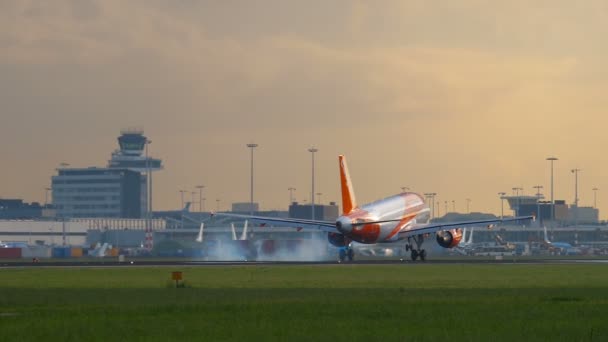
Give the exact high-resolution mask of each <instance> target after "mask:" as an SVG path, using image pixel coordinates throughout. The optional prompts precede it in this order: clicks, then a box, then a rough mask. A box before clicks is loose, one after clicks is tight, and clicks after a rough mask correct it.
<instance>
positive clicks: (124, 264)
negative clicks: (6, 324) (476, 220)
mask: <svg viewBox="0 0 608 342" xmlns="http://www.w3.org/2000/svg"><path fill="white" fill-rule="evenodd" d="M445 264H465V265H475V264H477V265H518V264H520V265H534V264H573V265H574V264H606V265H608V259H517V258H516V259H512V258H511V259H503V260H496V259H438V260H427V261H411V260H403V261H402V260H397V259H381V260H357V261H352V262H341V263H340V262H337V261H244V260H243V261H203V260H167V261H164V260H141V259H137V260H132V261H130V260H127V261H124V262H118V261H109V260H108V261H106V260H100V261H96V260H95V261H40V262H32V261H5V262H2V261H0V268H13V267H40V268H44V267H141V266H148V267H154V266H158V267H163V266H190V267H222V266H251V267H254V266H329V265H371V266H373V265H412V266H413V265H421V266H423V265H445Z"/></svg>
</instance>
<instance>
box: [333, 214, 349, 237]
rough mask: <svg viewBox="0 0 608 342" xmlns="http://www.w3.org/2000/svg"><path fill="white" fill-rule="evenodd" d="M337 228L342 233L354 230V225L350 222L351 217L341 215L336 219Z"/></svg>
mask: <svg viewBox="0 0 608 342" xmlns="http://www.w3.org/2000/svg"><path fill="white" fill-rule="evenodd" d="M336 228H337V229H338V231H339V232H340V233H342V234H348V233H350V232H351V231H352V230H353V225H352V224H351V222H350V219H348V218H346V217H340V218H339V219H338V220H337V221H336Z"/></svg>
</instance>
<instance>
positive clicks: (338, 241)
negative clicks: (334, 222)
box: [327, 233, 350, 247]
mask: <svg viewBox="0 0 608 342" xmlns="http://www.w3.org/2000/svg"><path fill="white" fill-rule="evenodd" d="M327 240H328V241H329V243H331V244H332V245H333V246H336V247H344V246H346V245H348V244H349V243H350V239H349V238H347V237H346V236H344V235H342V234H338V233H327Z"/></svg>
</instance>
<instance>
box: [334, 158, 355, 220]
mask: <svg viewBox="0 0 608 342" xmlns="http://www.w3.org/2000/svg"><path fill="white" fill-rule="evenodd" d="M338 160H339V161H340V185H341V186H342V214H344V215H347V214H349V213H350V212H351V211H353V210H354V209H355V208H357V201H356V200H355V193H354V191H353V184H352V183H351V181H350V175H349V173H348V167H347V166H346V158H345V157H344V156H338Z"/></svg>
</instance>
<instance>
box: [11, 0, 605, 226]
mask: <svg viewBox="0 0 608 342" xmlns="http://www.w3.org/2000/svg"><path fill="white" fill-rule="evenodd" d="M606 36H608V3H606V2H605V1H595V0H588V1H582V2H576V1H562V0H552V1H542V0H539V1H519V0H514V1H504V2H496V1H481V0H461V1H457V2H455V1H439V0H437V1H391V0H383V1H356V0H352V1H345V0H335V1H324V0H306V1H297V0H294V1H283V0H260V1H246V0H241V1H236V0H225V1H194V0H182V1H169V0H167V1H161V0H145V1H144V0H141V1H138V0H131V1H119V0H55V1H34V0H31V1H30V0H19V1H17V0H15V1H12V0H0V75H1V77H0V104H1V107H0V119H1V124H0V158H1V160H2V164H3V167H2V174H1V175H2V176H1V177H0V197H3V198H23V199H24V200H26V201H39V202H43V201H44V197H45V190H44V189H45V188H46V187H48V186H50V180H51V176H52V175H53V174H54V173H55V169H56V168H57V167H58V165H59V164H60V163H62V162H65V163H69V164H70V165H71V166H73V167H88V166H104V165H105V164H106V163H107V160H108V159H109V158H110V153H111V152H112V151H113V150H114V149H116V148H117V142H116V137H117V136H118V135H119V133H120V130H121V129H124V128H127V127H140V128H143V129H144V130H145V134H146V136H148V137H149V138H150V139H151V140H152V144H151V145H150V153H151V155H153V156H155V157H158V158H161V159H163V161H164V165H165V169H164V170H163V171H160V172H157V173H156V174H155V176H154V209H155V210H166V209H176V208H177V207H178V206H179V205H180V193H179V190H188V191H194V190H195V186H196V185H201V184H202V185H205V190H204V193H203V196H204V197H205V198H206V199H207V200H206V207H207V209H216V208H215V207H216V205H217V204H218V201H217V199H219V200H220V201H219V205H220V210H225V209H228V205H229V203H232V202H247V201H249V179H250V169H249V165H250V164H249V163H250V151H249V150H248V148H247V147H246V144H247V143H250V142H255V143H257V144H258V145H259V146H258V147H257V148H256V149H255V152H254V162H255V173H254V176H255V177H254V178H255V180H254V188H255V194H254V197H255V201H256V202H260V205H261V208H262V209H285V208H286V207H287V204H288V202H289V191H288V190H287V189H288V188H289V187H294V188H296V191H295V197H296V199H297V200H298V201H300V202H302V201H310V192H311V153H309V152H308V151H307V150H308V148H309V147H311V146H315V147H316V148H318V150H319V151H318V152H317V153H316V154H315V173H316V174H315V175H316V181H315V184H316V185H315V192H320V193H322V195H321V201H322V202H324V203H326V202H329V201H339V200H340V195H339V191H340V189H339V174H338V158H337V156H338V155H339V154H344V155H346V157H347V160H348V164H349V169H350V172H351V177H352V181H353V185H354V188H355V192H356V195H357V200H358V201H359V202H360V203H365V202H369V201H373V200H375V199H379V198H382V197H385V196H388V195H392V194H395V193H398V192H400V191H401V187H408V188H410V189H411V190H412V191H416V192H420V193H424V192H436V193H438V195H437V200H438V201H440V202H441V203H442V206H441V208H442V209H441V211H442V212H443V211H444V209H443V208H444V207H443V203H444V201H448V202H449V209H450V211H451V210H452V201H455V205H456V211H460V212H463V211H465V206H466V204H465V203H466V202H465V199H466V198H469V199H471V204H470V210H471V211H482V212H493V213H500V200H499V196H498V195H497V193H498V192H501V191H504V192H507V193H511V189H512V188H513V187H522V188H524V189H525V190H524V193H526V194H533V193H535V189H533V188H532V187H533V186H534V185H542V186H543V187H544V189H543V193H545V194H547V195H548V194H549V189H550V166H549V162H547V161H546V160H545V158H546V157H548V156H556V157H558V158H559V161H557V162H556V163H555V169H554V172H555V198H556V199H565V200H566V201H567V202H569V203H570V202H572V201H573V200H574V188H575V185H574V176H573V174H572V173H571V172H570V170H571V169H573V168H579V169H581V170H582V171H581V172H580V173H579V182H578V183H579V198H580V205H581V206H589V205H593V191H592V190H591V189H592V188H594V187H597V188H599V189H600V190H599V191H598V192H597V203H598V207H599V208H600V217H601V218H603V219H605V218H607V217H608V210H604V208H605V207H606V206H608V180H607V179H606V177H605V175H606V173H607V171H608V170H607V167H608V160H607V158H606V157H605V156H604V155H603V153H602V152H601V151H602V150H603V146H608V134H606V128H607V127H608V125H607V124H608V115H606V109H607V108H608V107H607V105H608V96H607V95H606V94H608V64H607V63H606V62H605V61H606V60H608V58H607V57H608V45H607V44H605V39H606ZM196 197H197V198H198V195H196ZM607 209H608V208H607Z"/></svg>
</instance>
